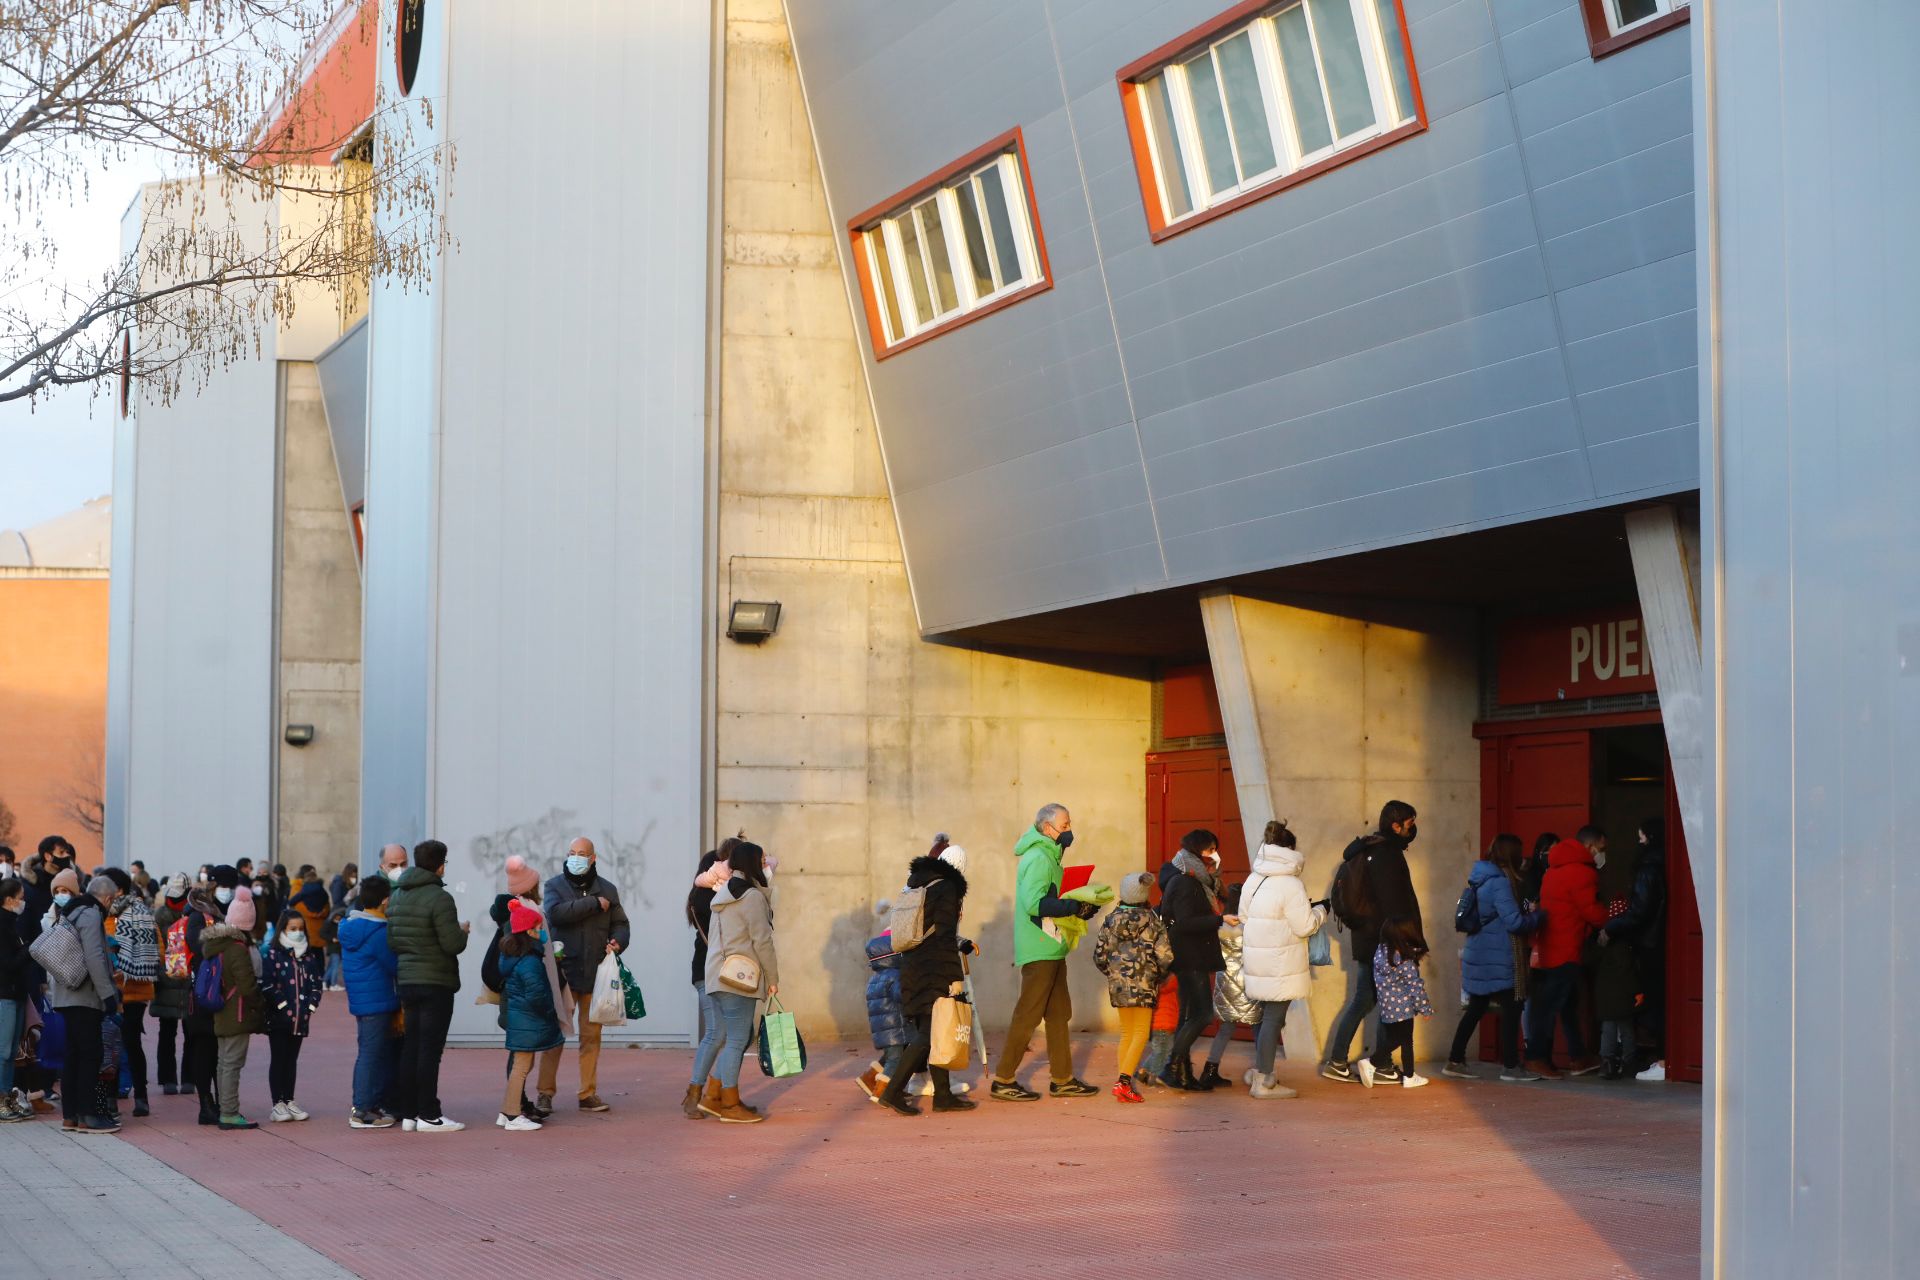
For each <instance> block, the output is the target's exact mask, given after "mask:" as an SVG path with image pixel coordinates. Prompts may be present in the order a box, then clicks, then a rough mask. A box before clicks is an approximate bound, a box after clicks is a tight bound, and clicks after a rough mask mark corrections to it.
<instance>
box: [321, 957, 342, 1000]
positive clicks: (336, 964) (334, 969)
mask: <svg viewBox="0 0 1920 1280" xmlns="http://www.w3.org/2000/svg"><path fill="white" fill-rule="evenodd" d="M342 973H343V966H342V964H341V958H340V953H339V952H338V951H328V952H327V975H326V977H324V978H322V979H321V985H323V986H324V987H326V989H327V990H329V991H331V990H333V989H334V988H335V987H337V986H340V985H341V984H342V983H343V982H344V981H345V978H344V977H343V976H342Z"/></svg>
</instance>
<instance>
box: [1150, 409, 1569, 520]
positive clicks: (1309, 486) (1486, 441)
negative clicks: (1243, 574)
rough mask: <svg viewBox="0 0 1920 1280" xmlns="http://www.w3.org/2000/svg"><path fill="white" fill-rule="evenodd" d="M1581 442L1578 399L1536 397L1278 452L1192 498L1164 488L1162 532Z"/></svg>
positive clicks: (1369, 491)
mask: <svg viewBox="0 0 1920 1280" xmlns="http://www.w3.org/2000/svg"><path fill="white" fill-rule="evenodd" d="M1579 447H1580V435H1579V431H1578V430H1577V429H1576V428H1575V426H1574V420H1573V405H1572V404H1571V403H1569V402H1568V401H1566V400H1556V401H1552V402H1550V403H1546V404H1536V405H1532V406H1530V407H1528V408H1524V409H1516V410H1514V411H1512V412H1510V413H1502V414H1496V415H1494V416H1492V417H1486V418H1480V419H1477V420H1475V421H1472V422H1464V423H1460V424H1458V425H1456V426H1448V427H1442V428H1439V429H1437V430H1424V431H1420V432H1418V433H1417V434H1412V435H1405V436H1400V437H1397V438H1394V439H1390V440H1386V441H1383V442H1381V443H1379V444H1375V445H1372V446H1370V447H1368V448H1359V449H1352V450H1349V451H1347V452H1344V453H1338V454H1333V455H1331V456H1328V457H1322V458H1314V459H1310V460H1307V461H1291V460H1290V461H1286V462H1284V463H1283V462H1281V460H1280V459H1277V458H1276V459H1275V460H1274V462H1275V465H1274V467H1273V469H1271V470H1267V471H1262V472H1256V473H1252V474H1244V473H1243V474H1239V475H1227V476H1223V477H1221V478H1220V481H1219V483H1217V484H1214V485H1212V486H1211V487H1209V488H1206V489H1202V490H1200V491H1198V492H1196V493H1193V494H1191V495H1188V497H1189V498H1191V499H1193V500H1191V501H1184V502H1167V501H1165V500H1164V496H1163V498H1162V501H1161V504H1160V533H1161V536H1162V537H1164V538H1166V539H1167V540H1168V541H1169V542H1171V541H1173V540H1175V539H1178V538H1182V537H1186V536H1188V535H1190V534H1197V533H1204V532H1206V531H1207V530H1208V529H1211V528H1215V527H1217V526H1218V525H1220V524H1221V523H1223V517H1230V516H1231V515H1232V514H1234V513H1243V512H1248V511H1262V510H1265V511H1306V510H1309V509H1311V508H1314V507H1317V506H1324V505H1327V504H1331V503H1338V502H1343V501H1346V500H1349V499H1360V498H1366V497H1368V496H1370V495H1374V494H1378V493H1381V492H1382V491H1386V490H1392V489H1399V488H1406V487H1412V486H1416V485H1419V484H1422V483H1424V482H1426V481H1428V480H1431V479H1432V478H1433V477H1435V476H1442V475H1458V474H1464V473H1471V472H1480V471H1497V470H1498V469H1500V468H1503V467H1509V466H1512V465H1514V464H1516V463H1522V462H1527V461H1531V460H1533V459H1536V458H1544V457H1550V456H1554V455H1559V454H1566V453H1569V452H1571V451H1574V450H1577V449H1578V448H1579ZM1584 487H1585V486H1584V485H1583V486H1582V488H1584ZM1475 514H1476V515H1481V516H1484V515H1487V514H1491V513H1489V512H1486V511H1481V512H1477V513H1475Z"/></svg>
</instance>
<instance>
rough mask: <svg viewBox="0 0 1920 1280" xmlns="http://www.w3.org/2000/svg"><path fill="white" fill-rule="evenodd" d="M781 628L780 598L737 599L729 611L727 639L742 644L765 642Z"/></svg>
mask: <svg viewBox="0 0 1920 1280" xmlns="http://www.w3.org/2000/svg"><path fill="white" fill-rule="evenodd" d="M779 629H780V602H779V601H778V600H735V601H734V602H733V607H732V608H731V609H729V610H728V611H727V639H729V640H733V641H737V642H739V643H740V644H763V643H765V641H766V639H767V637H769V636H771V635H772V634H773V633H774V632H776V631H778V630H779Z"/></svg>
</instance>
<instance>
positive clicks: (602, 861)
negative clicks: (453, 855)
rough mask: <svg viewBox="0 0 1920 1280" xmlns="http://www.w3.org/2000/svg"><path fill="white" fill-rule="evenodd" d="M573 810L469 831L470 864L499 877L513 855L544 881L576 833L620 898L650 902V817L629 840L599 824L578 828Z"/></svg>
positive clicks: (556, 867)
mask: <svg viewBox="0 0 1920 1280" xmlns="http://www.w3.org/2000/svg"><path fill="white" fill-rule="evenodd" d="M574 812H575V811H574V810H572V809H562V808H559V807H558V806H555V807H554V808H551V809H549V810H547V811H546V812H545V813H544V814H541V815H540V816H539V817H537V818H529V819H527V820H526V821H525V822H516V823H514V824H513V825H512V826H510V827H502V828H500V829H499V830H498V831H495V832H492V833H491V834H489V835H484V836H475V837H474V838H473V840H472V842H471V844H470V845H469V850H470V852H471V853H472V855H473V865H474V869H475V870H476V871H478V872H479V873H480V874H481V875H483V876H485V877H487V878H488V879H489V880H492V881H495V882H499V881H502V880H503V878H504V877H505V875H506V869H507V859H508V858H510V857H513V856H514V855H515V854H518V855H519V856H520V857H522V858H524V859H526V861H527V865H528V866H530V867H532V868H533V869H534V870H535V871H538V872H539V873H540V878H541V879H542V880H543V881H544V880H545V879H547V878H548V877H549V876H555V875H558V874H559V873H560V863H561V862H562V861H563V860H564V859H565V858H566V856H567V846H568V845H570V844H572V843H573V842H574V840H576V839H577V838H579V837H580V836H586V837H587V838H588V839H589V840H591V841H593V847H594V852H595V853H596V855H597V856H598V862H599V867H600V871H601V874H603V875H605V876H606V877H607V879H609V880H611V881H613V882H614V884H616V885H618V886H619V887H620V894H621V897H622V898H623V899H624V900H625V901H626V902H627V903H628V904H629V905H630V906H639V907H651V906H652V905H653V902H652V900H651V899H650V898H649V897H648V896H647V892H646V888H645V884H644V880H645V875H646V865H647V840H648V838H649V837H650V836H652V835H653V828H654V823H653V821H652V820H651V819H649V820H648V822H647V825H646V826H645V827H643V828H641V830H640V834H639V835H638V836H637V837H635V838H633V839H622V838H620V837H619V836H617V835H615V834H614V833H613V832H612V831H609V830H606V829H605V828H602V829H601V830H600V831H598V832H593V831H583V830H581V829H580V827H579V825H578V824H577V823H576V822H575V821H574Z"/></svg>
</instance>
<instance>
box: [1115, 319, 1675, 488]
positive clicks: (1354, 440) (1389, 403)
mask: <svg viewBox="0 0 1920 1280" xmlns="http://www.w3.org/2000/svg"><path fill="white" fill-rule="evenodd" d="M1243 399H1244V401H1245V409H1246V412H1247V413H1248V414H1249V415H1258V417H1259V418H1260V419H1261V422H1262V425H1258V426H1249V427H1245V428H1244V429H1243V428H1241V427H1240V425H1239V424H1237V423H1231V422H1227V421H1222V420H1221V419H1222V418H1223V417H1224V415H1223V414H1215V413H1209V412H1207V411H1205V410H1194V409H1186V410H1181V411H1180V413H1179V414H1178V415H1168V417H1170V418H1171V417H1175V416H1178V417H1181V418H1184V419H1186V422H1184V423H1181V424H1178V425H1175V424H1170V423H1168V422H1166V421H1165V420H1162V419H1154V420H1151V421H1150V422H1149V423H1146V424H1142V425H1143V428H1147V427H1150V428H1151V438H1152V440H1153V441H1154V443H1155V444H1161V443H1166V442H1168V441H1170V440H1172V439H1176V438H1180V439H1184V440H1185V441H1186V447H1183V448H1180V449H1177V450H1174V451H1172V452H1168V453H1162V454H1158V455H1155V456H1153V457H1152V458H1151V459H1150V460H1149V463H1148V466H1149V468H1150V474H1151V475H1152V477H1153V491H1154V494H1155V496H1156V497H1157V498H1159V499H1160V501H1162V502H1166V501H1169V500H1171V499H1173V498H1176V497H1178V496H1180V495H1182V494H1185V493H1190V492H1193V491H1194V490H1197V489H1204V488H1206V487H1207V486H1209V485H1213V484H1217V483H1219V482H1220V481H1221V478H1222V477H1232V476H1246V475H1256V474H1260V473H1262V472H1265V471H1269V470H1272V469H1274V468H1277V467H1284V466H1290V465H1293V464H1295V463H1299V462H1301V461H1303V460H1312V459H1317V458H1326V457H1333V456H1336V455H1340V454H1343V453H1348V452H1352V451H1356V450H1360V449H1367V448H1371V447H1374V446H1377V445H1381V444H1384V443H1389V442H1391V441H1395V440H1401V439H1406V438H1408V437H1412V436H1418V435H1420V434H1422V433H1424V432H1432V431H1439V430H1443V429H1445V428H1449V427H1455V426H1458V425H1460V424H1463V423H1470V422H1476V421H1481V420H1484V419H1486V418H1489V417H1491V416H1493V415H1498V414H1506V413H1511V412H1513V411H1515V410H1520V409H1525V408H1528V407H1530V406H1535V405H1541V404H1547V403H1552V402H1558V403H1561V404H1565V403H1567V399H1568V397H1567V380H1566V374H1565V370H1564V368H1563V366H1562V364H1561V360H1560V353H1559V352H1558V351H1556V350H1554V349H1552V348H1551V347H1547V348H1545V349H1543V350H1539V351H1536V352H1534V353H1533V354H1531V355H1525V356H1521V357H1519V358H1518V359H1515V360H1512V361H1504V362H1502V363H1500V364H1497V365H1490V366H1478V367H1471V368H1466V369H1464V370H1463V371H1462V372H1459V373H1455V374H1451V375H1449V376H1446V377H1442V378H1435V379H1431V380H1426V381H1422V382H1419V383H1417V384H1415V385H1413V386H1409V387H1405V388H1401V389H1398V390H1387V391H1384V392H1381V393H1378V394H1374V395H1370V396H1365V397H1362V398H1359V399H1349V398H1345V397H1343V398H1342V402H1341V403H1338V404H1335V405H1333V406H1332V407H1329V408H1322V409H1320V410H1318V411H1316V412H1305V413H1302V412H1299V411H1298V410H1297V409H1296V407H1295V406H1294V405H1293V404H1292V403H1290V402H1289V401H1288V400H1286V399H1283V398H1281V397H1279V396H1272V395H1269V396H1266V397H1261V398H1260V400H1258V401H1256V400H1255V399H1254V398H1253V397H1244V398H1243ZM1209 403H1210V404H1212V403H1217V402H1209ZM1276 415H1278V416H1279V417H1280V419H1281V420H1279V421H1269V420H1270V419H1273V418H1274V417H1275V416H1276ZM1667 425H1671V423H1669V424H1667ZM1209 427H1212V429H1209ZM1642 430H1645V428H1642ZM1577 443H1578V438H1577V437H1575V436H1572V435H1569V436H1568V438H1567V439H1566V440H1565V441H1563V442H1562V444H1561V447H1563V448H1570V447H1572V446H1573V445H1575V444H1577Z"/></svg>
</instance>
